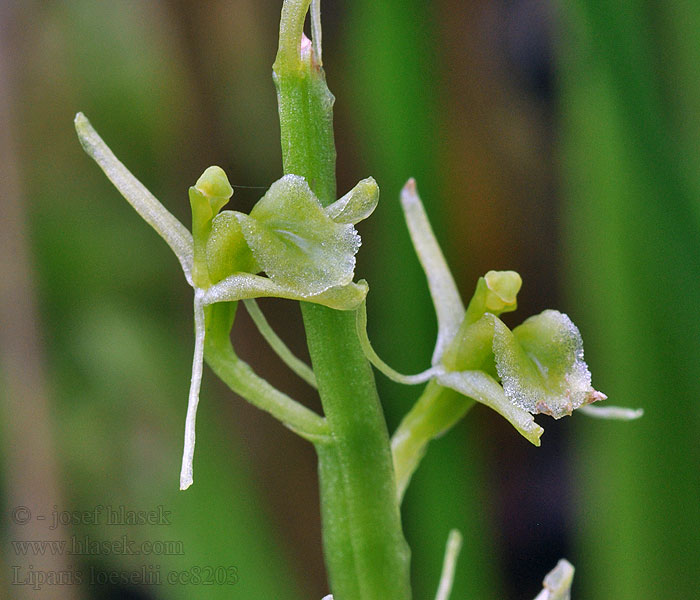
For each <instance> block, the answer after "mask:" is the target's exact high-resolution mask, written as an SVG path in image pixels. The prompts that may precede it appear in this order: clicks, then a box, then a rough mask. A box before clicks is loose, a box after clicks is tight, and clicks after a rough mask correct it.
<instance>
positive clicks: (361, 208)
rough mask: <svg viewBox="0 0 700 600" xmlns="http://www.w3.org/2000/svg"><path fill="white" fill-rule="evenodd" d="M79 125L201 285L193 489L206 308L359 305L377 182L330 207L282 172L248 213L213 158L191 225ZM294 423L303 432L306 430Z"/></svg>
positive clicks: (188, 466)
mask: <svg viewBox="0 0 700 600" xmlns="http://www.w3.org/2000/svg"><path fill="white" fill-rule="evenodd" d="M75 126H76V130H77V132H78V137H79V138H80V141H81V143H82V145H83V147H84V148H85V150H86V152H87V153H88V154H89V155H90V156H91V157H92V158H94V159H95V161H96V162H97V163H98V164H99V165H100V167H101V168H102V169H103V171H104V172H105V173H106V174H107V176H108V177H109V178H110V180H111V181H112V182H113V183H114V185H115V186H116V187H117V189H118V190H119V191H120V192H121V193H122V195H123V196H124V197H125V198H126V199H127V201H129V203H130V204H131V205H132V206H133V207H134V208H135V209H136V210H137V212H139V214H140V215H141V216H142V217H143V218H144V219H145V220H146V221H147V222H148V223H149V224H150V225H151V226H153V228H154V229H155V230H156V231H157V232H158V233H159V235H160V236H161V237H163V239H165V241H166V242H168V244H169V245H170V247H171V248H172V249H173V251H174V252H175V254H176V256H177V257H178V259H179V260H180V264H181V265H182V268H183V271H184V273H185V278H186V279H187V281H188V283H190V285H192V287H193V288H194V290H195V295H194V322H195V351H194V358H193V364H192V379H191V386H190V394H189V401H188V410H187V419H186V426H185V449H184V453H183V464H182V472H181V476H180V487H181V489H186V488H187V487H189V486H190V485H191V484H192V481H193V476H192V461H193V456H194V445H195V422H196V412H197V405H198V402H199V389H200V385H201V379H202V363H203V360H204V347H205V337H206V332H207V325H206V322H207V316H206V314H205V308H206V307H208V306H211V305H213V304H216V303H221V302H237V301H239V300H246V299H252V298H257V297H270V296H275V297H279V298H287V299H291V300H304V301H306V302H312V303H317V304H322V305H325V306H328V307H331V308H335V309H338V310H352V309H354V308H355V307H357V306H358V305H359V304H360V303H361V302H362V301H363V300H364V298H365V296H366V294H367V289H368V288H367V285H366V283H364V282H360V283H359V284H355V283H353V282H352V279H353V275H354V268H355V254H356V253H357V250H358V249H359V247H360V237H359V235H358V233H357V231H356V230H355V228H354V224H356V223H358V222H359V221H361V220H363V219H365V218H366V217H368V216H369V215H370V214H371V213H372V211H373V210H374V208H375V207H376V205H377V202H378V200H379V188H378V187H377V184H376V182H375V181H374V179H372V178H368V179H364V180H362V181H361V182H360V183H358V185H357V186H355V188H353V189H352V190H351V191H350V192H348V194H346V195H345V196H343V197H342V198H340V199H339V200H338V201H337V202H335V203H333V204H331V205H330V206H328V207H326V208H324V207H323V206H322V205H321V203H320V202H319V201H318V199H317V198H316V196H315V195H314V194H313V192H312V191H311V189H310V188H309V186H308V184H307V182H306V181H305V180H304V178H303V177H300V176H297V175H285V176H284V177H282V178H281V179H280V180H278V181H276V182H275V183H273V184H272V186H271V187H270V189H269V190H268V191H267V193H266V194H265V195H264V196H263V198H261V200H260V201H259V202H258V203H257V204H256V205H255V207H254V208H253V210H252V211H251V212H250V214H249V215H246V214H244V213H241V212H237V211H224V212H220V211H221V209H222V208H223V206H224V205H225V204H226V203H227V202H228V201H229V199H230V198H231V196H232V195H233V188H232V187H231V185H230V183H229V181H228V178H227V177H226V174H225V173H224V171H223V170H222V169H221V168H220V167H209V168H208V169H206V171H205V172H204V173H203V174H202V176H201V177H200V178H199V179H198V181H197V183H196V184H195V185H194V186H193V187H191V188H190V191H189V196H190V205H191V208H192V234H190V233H189V232H188V231H187V229H186V228H185V227H184V226H183V225H182V224H181V223H180V222H179V221H178V220H177V219H176V218H175V217H174V216H173V215H171V214H170V213H169V212H168V211H167V210H166V209H165V207H164V206H163V205H162V204H161V203H160V202H159V201H158V200H157V199H156V198H155V196H153V195H152V194H151V193H150V192H149V191H148V190H147V189H146V188H145V187H144V186H143V185H142V184H141V183H140V182H139V181H138V180H137V179H136V178H135V177H134V176H133V175H132V174H131V173H130V172H129V171H128V170H127V169H126V167H124V165H123V164H122V163H121V162H119V160H118V159H117V158H116V157H115V156H114V154H113V153H112V152H111V150H110V149H109V148H108V147H107V145H106V144H105V143H104V142H103V140H102V139H101V138H100V137H99V135H98V134H97V132H96V131H95V130H94V129H93V128H92V126H91V125H90V123H89V122H88V120H87V119H86V118H85V116H84V115H82V114H81V113H79V114H78V115H77V116H76V118H75ZM259 272H263V273H264V274H265V275H266V276H261V275H258V273H259ZM229 329H230V325H229ZM271 412H273V411H271ZM288 425H290V426H291V427H292V428H294V429H295V430H297V431H299V432H300V433H302V434H303V429H301V428H299V427H295V426H294V424H293V423H288Z"/></svg>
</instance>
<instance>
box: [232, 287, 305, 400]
mask: <svg viewBox="0 0 700 600" xmlns="http://www.w3.org/2000/svg"><path fill="white" fill-rule="evenodd" d="M243 304H244V305H245V308H246V310H247V311H248V314H249V315H250V318H251V319H253V323H255V326H256V327H257V328H258V331H259V332H260V335H262V336H263V338H264V339H265V341H266V342H267V343H268V344H269V346H270V348H272V349H273V350H274V351H275V354H277V356H279V357H280V359H281V360H282V362H284V364H285V365H287V366H288V367H289V368H290V369H291V370H292V371H294V373H296V374H297V375H298V376H299V377H301V379H303V380H304V381H306V383H308V384H309V385H310V386H311V387H312V388H318V385H317V384H316V375H314V372H313V370H312V369H311V367H310V366H309V365H307V364H306V363H305V362H304V361H303V360H300V359H299V358H297V357H296V356H295V355H294V353H293V352H292V351H291V350H290V349H289V346H287V344H285V343H284V341H282V338H280V337H279V336H278V335H277V333H276V332H275V330H274V329H273V328H272V327H271V325H270V323H268V321H267V319H266V318H265V315H264V314H263V312H262V310H260V307H259V306H258V303H257V302H256V301H255V300H253V299H252V298H250V299H248V300H243Z"/></svg>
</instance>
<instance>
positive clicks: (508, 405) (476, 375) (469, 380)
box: [437, 371, 544, 446]
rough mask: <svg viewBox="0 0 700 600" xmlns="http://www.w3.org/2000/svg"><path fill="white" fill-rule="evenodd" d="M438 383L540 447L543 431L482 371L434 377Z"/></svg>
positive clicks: (444, 374) (528, 414)
mask: <svg viewBox="0 0 700 600" xmlns="http://www.w3.org/2000/svg"><path fill="white" fill-rule="evenodd" d="M437 382H438V383H439V384H440V385H442V386H444V387H448V388H450V389H453V390H455V391H457V392H459V393H460V394H464V395H465V396H468V397H470V398H474V400H476V401H477V402H480V403H481V404H485V405H486V406H488V407H489V408H492V409H493V410H495V411H496V412H497V413H499V414H500V415H501V416H503V417H505V418H506V420H507V421H508V422H509V423H510V424H511V425H513V427H515V429H517V430H518V432H519V433H520V434H521V435H522V436H523V437H524V438H525V439H527V440H528V441H529V442H531V443H533V444H534V445H535V446H539V445H540V437H541V436H542V433H543V432H544V429H542V428H541V427H540V426H539V425H538V424H537V423H535V419H534V418H533V417H532V415H531V414H530V413H529V412H528V411H527V410H525V409H523V408H520V407H519V406H517V405H515V404H513V402H512V401H511V399H510V398H509V397H508V396H506V394H505V392H504V390H503V388H502V387H501V386H500V385H499V384H498V383H497V382H496V381H495V380H494V379H493V378H492V377H490V376H489V375H487V374H486V373H484V372H483V371H462V372H452V373H443V374H441V375H439V376H438V377H437Z"/></svg>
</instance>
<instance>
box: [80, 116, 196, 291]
mask: <svg viewBox="0 0 700 600" xmlns="http://www.w3.org/2000/svg"><path fill="white" fill-rule="evenodd" d="M75 131H76V133H77V134H78V139H79V140H80V144H81V145H82V146H83V149H84V150H85V152H86V153H87V154H88V156H90V157H91V158H92V159H93V160H94V161H95V162H96V163H97V164H98V165H99V166H100V168H101V169H102V171H103V172H104V174H105V175H107V177H108V178H109V180H110V181H111V182H112V183H113V184H114V187H116V188H117V189H118V190H119V193H120V194H121V195H122V196H124V198H126V200H127V202H129V204H131V206H132V207H133V208H134V210H136V212H137V213H138V214H139V215H140V216H141V218H142V219H143V220H144V221H146V223H148V224H149V225H150V226H151V227H153V229H155V230H156V232H157V233H158V235H160V237H162V238H163V239H164V240H165V241H166V243H167V244H168V246H170V248H171V249H172V251H173V252H174V253H175V256H177V258H178V260H179V261H180V265H181V266H182V270H183V272H184V273H185V279H187V283H189V284H190V285H192V284H193V279H192V260H193V243H192V234H190V232H189V231H187V228H186V227H185V226H184V225H183V224H182V223H180V221H178V220H177V219H176V218H175V217H174V216H173V215H172V214H171V213H170V212H169V211H168V210H167V209H166V208H165V207H164V206H163V205H162V204H161V203H160V202H159V201H158V199H157V198H156V197H155V196H154V195H153V194H151V192H149V191H148V189H146V186H144V185H143V184H142V183H141V182H140V181H139V180H138V179H136V177H134V176H133V175H132V174H131V172H130V171H129V170H128V169H127V168H126V167H125V166H124V165H123V164H122V163H121V161H120V160H119V159H118V158H117V157H116V156H115V155H114V153H113V152H112V151H111V150H110V149H109V146H107V144H105V142H104V140H103V139H102V138H101V137H100V136H99V135H98V133H97V131H95V129H94V128H93V127H92V125H91V124H90V121H88V120H87V118H86V117H85V115H84V114H83V113H78V114H77V115H75Z"/></svg>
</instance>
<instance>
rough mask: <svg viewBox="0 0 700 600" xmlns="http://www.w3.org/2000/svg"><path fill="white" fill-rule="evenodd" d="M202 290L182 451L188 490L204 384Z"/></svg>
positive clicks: (182, 472) (182, 473)
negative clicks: (201, 390)
mask: <svg viewBox="0 0 700 600" xmlns="http://www.w3.org/2000/svg"><path fill="white" fill-rule="evenodd" d="M202 293H203V292H202V290H200V289H196V290H195V293H194V356H193V358H192V379H191V380H190V393H189V397H188V400H187V417H186V418H185V445H184V449H183V452H182V468H181V469H180V489H181V490H186V489H187V488H188V487H190V486H191V485H192V482H193V480H194V479H193V468H192V463H193V461H194V446H195V438H196V436H195V424H196V421H197V407H198V406H199V390H200V388H201V386H202V366H203V364H204V337H205V334H206V325H205V318H204V305H203V304H202Z"/></svg>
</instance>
